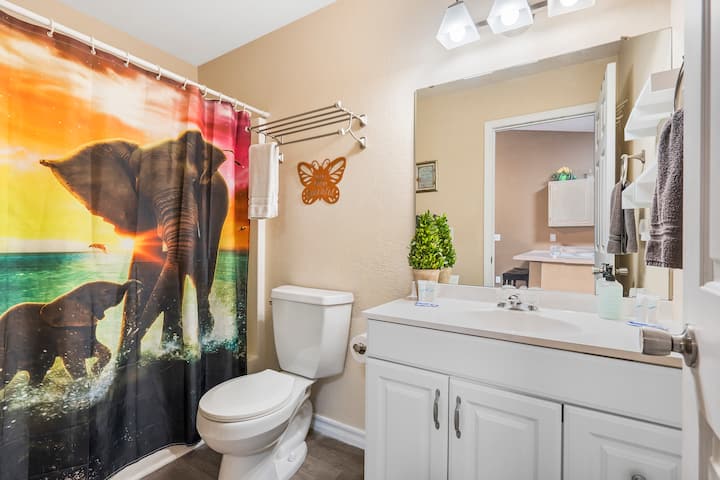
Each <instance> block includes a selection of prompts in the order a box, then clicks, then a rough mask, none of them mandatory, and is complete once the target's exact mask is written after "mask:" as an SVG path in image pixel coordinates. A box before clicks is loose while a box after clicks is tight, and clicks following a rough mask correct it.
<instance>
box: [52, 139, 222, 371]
mask: <svg viewBox="0 0 720 480" xmlns="http://www.w3.org/2000/svg"><path fill="white" fill-rule="evenodd" d="M224 161H225V154H224V153H223V151H222V150H220V149H219V148H217V147H216V146H214V145H212V144H211V143H208V142H206V141H205V139H204V138H203V136H202V134H201V133H200V132H199V131H186V132H184V133H183V134H181V135H180V136H179V137H178V138H177V139H172V140H167V141H163V142H160V143H157V144H154V145H147V146H142V147H141V146H139V145H136V144H134V143H130V142H126V141H121V140H112V141H106V142H98V143H94V144H91V145H88V146H85V147H83V148H81V149H80V150H78V151H77V152H75V153H73V154H71V155H69V156H68V157H66V158H63V159H60V160H41V161H40V163H41V164H43V165H45V166H47V167H49V168H50V169H51V170H52V172H53V173H54V175H55V176H56V177H57V179H58V180H59V181H60V182H61V183H62V184H63V186H65V188H67V189H68V190H69V191H70V192H71V193H72V194H73V195H74V196H75V197H76V198H77V199H78V200H79V201H80V202H81V203H82V204H83V205H84V206H85V207H86V208H87V209H88V210H90V212H92V213H93V214H95V215H99V216H100V217H102V218H103V219H105V220H106V221H108V222H110V223H112V224H113V225H114V226H115V229H116V231H117V232H118V233H121V234H131V235H134V236H135V248H134V252H133V259H132V264H131V267H130V272H129V277H130V278H134V279H137V280H139V281H140V282H142V284H143V285H144V286H145V288H144V289H143V290H142V292H141V293H139V294H138V295H137V296H131V297H128V299H127V301H126V304H125V311H124V315H123V329H122V333H121V335H122V337H121V339H120V349H119V352H118V353H119V355H118V358H119V360H120V362H121V363H125V362H127V361H128V360H132V359H133V358H137V355H138V354H139V348H138V347H139V342H140V339H141V338H142V337H143V335H144V334H145V333H146V332H147V330H148V329H149V328H150V326H151V325H152V324H153V322H154V321H155V320H156V319H157V318H158V317H159V315H160V314H161V313H164V320H163V335H162V340H163V344H164V345H166V346H167V345H169V344H171V343H177V344H178V345H182V337H183V335H182V319H181V311H182V306H183V293H184V292H183V290H184V287H185V280H186V278H187V277H189V278H190V279H192V281H193V283H194V285H195V288H196V290H197V305H198V318H199V319H200V335H201V338H205V337H206V336H207V335H208V334H209V333H210V332H211V331H212V329H213V323H214V322H213V318H212V315H211V313H210V304H209V300H208V297H209V294H210V289H211V287H212V283H213V277H214V274H215V265H216V260H217V255H218V244H219V241H220V232H221V230H222V227H223V223H224V221H225V218H226V216H227V211H228V187H227V184H226V183H225V180H224V179H223V178H222V176H221V175H220V173H219V172H218V168H219V167H220V165H221V164H222V163H223V162H224Z"/></svg>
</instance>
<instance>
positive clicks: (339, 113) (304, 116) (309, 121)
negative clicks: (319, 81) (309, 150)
mask: <svg viewBox="0 0 720 480" xmlns="http://www.w3.org/2000/svg"><path fill="white" fill-rule="evenodd" d="M342 123H345V124H347V125H346V126H345V127H341V128H339V129H337V130H333V131H325V132H323V133H315V132H314V131H315V130H318V129H321V128H325V127H330V126H332V125H339V124H342ZM367 123H368V120H367V115H358V114H356V113H354V112H353V111H351V110H349V109H347V108H345V107H344V106H343V104H342V102H340V101H338V102H336V103H335V104H333V105H329V106H327V107H323V108H318V109H315V110H310V111H308V112H304V113H299V114H297V115H292V116H289V117H285V118H281V119H279V120H274V121H272V122H267V123H263V124H259V125H255V126H254V127H248V131H250V132H254V133H257V134H259V135H265V136H267V137H270V138H272V139H273V140H274V141H275V142H277V144H278V145H290V144H293V143H300V142H306V141H308V140H316V139H319V138H325V137H331V136H334V135H340V136H344V135H350V136H351V137H353V138H354V139H355V140H356V141H357V142H358V143H359V144H360V147H362V148H366V147H367V138H366V137H359V136H358V135H357V134H356V133H355V131H354V130H353V126H354V125H359V127H360V128H362V127H364V126H366V125H367ZM301 134H305V136H303V135H301Z"/></svg>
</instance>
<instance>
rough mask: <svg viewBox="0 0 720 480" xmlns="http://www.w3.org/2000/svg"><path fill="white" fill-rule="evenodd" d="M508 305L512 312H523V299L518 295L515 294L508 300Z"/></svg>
mask: <svg viewBox="0 0 720 480" xmlns="http://www.w3.org/2000/svg"><path fill="white" fill-rule="evenodd" d="M507 303H508V305H509V306H510V310H522V309H523V308H522V305H523V302H522V299H521V298H520V295H518V294H517V293H513V294H512V295H510V296H509V297H508V299H507Z"/></svg>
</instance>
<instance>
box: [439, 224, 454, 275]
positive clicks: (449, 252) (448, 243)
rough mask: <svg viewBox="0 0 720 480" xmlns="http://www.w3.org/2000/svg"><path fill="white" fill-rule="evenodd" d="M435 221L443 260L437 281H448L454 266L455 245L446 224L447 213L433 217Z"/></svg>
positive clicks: (448, 226)
mask: <svg viewBox="0 0 720 480" xmlns="http://www.w3.org/2000/svg"><path fill="white" fill-rule="evenodd" d="M435 223H436V224H437V227H438V235H439V236H440V250H441V251H442V254H443V257H444V258H445V261H444V263H443V266H442V268H441V269H440V277H439V279H438V282H440V283H449V282H450V275H451V274H452V267H454V266H455V261H456V260H457V255H456V254H455V246H454V245H453V239H452V232H451V231H450V225H449V224H448V219H447V215H445V214H442V215H439V216H436V217H435Z"/></svg>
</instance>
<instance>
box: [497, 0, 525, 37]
mask: <svg viewBox="0 0 720 480" xmlns="http://www.w3.org/2000/svg"><path fill="white" fill-rule="evenodd" d="M533 22H534V19H533V14H532V10H531V9H530V5H529V4H528V0H495V3H493V6H492V9H491V10H490V15H488V18H487V23H488V25H489V26H490V30H492V31H493V33H505V32H510V31H512V30H517V29H518V28H523V27H528V26H530V25H532V24H533Z"/></svg>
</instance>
